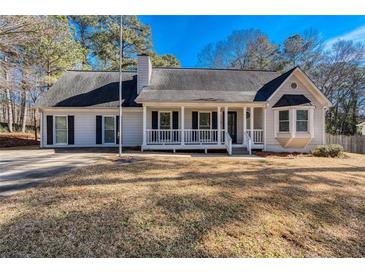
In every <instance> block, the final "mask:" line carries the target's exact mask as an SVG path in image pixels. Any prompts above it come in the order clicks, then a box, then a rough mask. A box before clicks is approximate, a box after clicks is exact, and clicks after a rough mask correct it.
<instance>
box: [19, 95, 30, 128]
mask: <svg viewBox="0 0 365 274" xmlns="http://www.w3.org/2000/svg"><path fill="white" fill-rule="evenodd" d="M27 106H28V105H27V91H25V90H22V104H21V114H20V119H21V121H20V122H21V124H22V132H25V129H26V125H27Z"/></svg>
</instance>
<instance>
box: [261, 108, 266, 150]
mask: <svg viewBox="0 0 365 274" xmlns="http://www.w3.org/2000/svg"><path fill="white" fill-rule="evenodd" d="M262 111H263V112H264V113H263V115H262V117H263V121H262V129H263V131H264V132H263V137H262V138H263V140H262V141H263V142H264V151H266V106H265V107H263V108H262Z"/></svg>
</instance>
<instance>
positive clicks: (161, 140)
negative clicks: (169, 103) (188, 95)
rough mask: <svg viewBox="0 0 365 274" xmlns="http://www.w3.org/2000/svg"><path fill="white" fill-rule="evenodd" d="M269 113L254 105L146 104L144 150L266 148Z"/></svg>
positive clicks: (230, 151)
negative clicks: (266, 117) (266, 118)
mask: <svg viewBox="0 0 365 274" xmlns="http://www.w3.org/2000/svg"><path fill="white" fill-rule="evenodd" d="M218 114H219V115H218ZM265 114H266V111H265V108H264V107H254V106H249V107H248V106H243V107H228V106H224V107H221V106H217V107H206V106H205V107H204V106H200V107H191V106H189V107H185V106H180V107H161V106H158V107H157V106H151V107H148V106H143V145H142V150H174V151H175V150H181V149H189V150H190V149H191V150H192V149H205V150H206V151H207V149H226V150H227V152H228V154H232V148H233V147H245V148H247V150H248V151H249V152H251V149H264V145H265V127H264V125H265V122H264V121H265ZM255 117H256V118H255Z"/></svg>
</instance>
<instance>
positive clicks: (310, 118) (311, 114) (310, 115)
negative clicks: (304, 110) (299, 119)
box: [308, 108, 314, 138]
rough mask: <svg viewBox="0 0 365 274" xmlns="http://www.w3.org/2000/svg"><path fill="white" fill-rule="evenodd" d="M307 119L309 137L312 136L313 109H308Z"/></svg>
mask: <svg viewBox="0 0 365 274" xmlns="http://www.w3.org/2000/svg"><path fill="white" fill-rule="evenodd" d="M308 114H309V115H308V120H309V133H310V135H311V137H312V138H313V137H314V109H312V108H311V109H310V110H309V111H308Z"/></svg>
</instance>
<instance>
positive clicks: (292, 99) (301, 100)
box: [273, 94, 312, 108]
mask: <svg viewBox="0 0 365 274" xmlns="http://www.w3.org/2000/svg"><path fill="white" fill-rule="evenodd" d="M299 105H307V106H308V105H309V106H310V105H312V104H311V101H310V100H309V99H308V98H307V97H305V96H304V95H301V94H284V95H283V96H281V97H280V99H279V100H278V101H277V102H276V104H275V105H274V106H273V108H278V107H289V106H299Z"/></svg>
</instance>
